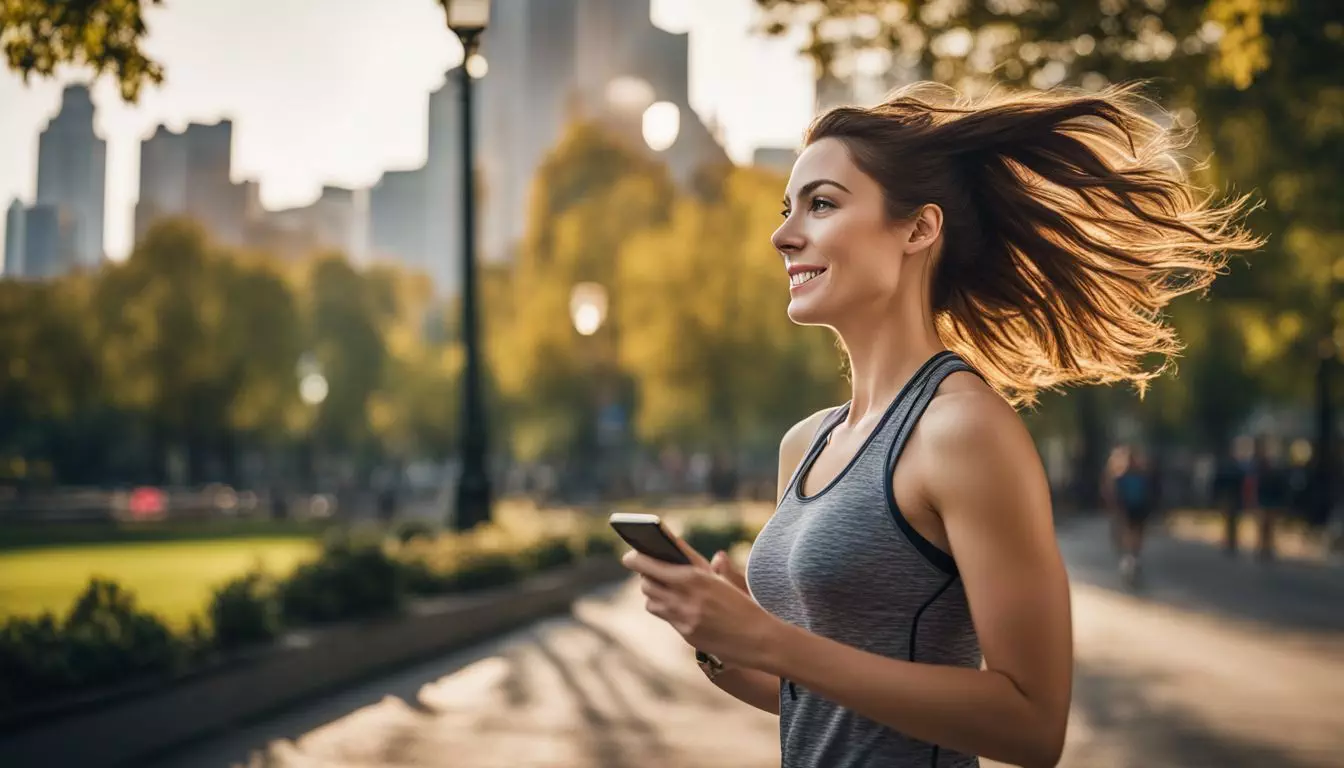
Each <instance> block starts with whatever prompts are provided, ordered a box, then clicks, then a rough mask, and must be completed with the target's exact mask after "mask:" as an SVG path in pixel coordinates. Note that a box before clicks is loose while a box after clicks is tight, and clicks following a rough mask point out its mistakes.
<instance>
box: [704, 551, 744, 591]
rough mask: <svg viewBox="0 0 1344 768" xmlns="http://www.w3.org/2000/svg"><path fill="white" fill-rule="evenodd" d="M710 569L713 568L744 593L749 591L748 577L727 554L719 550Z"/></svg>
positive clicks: (711, 562)
mask: <svg viewBox="0 0 1344 768" xmlns="http://www.w3.org/2000/svg"><path fill="white" fill-rule="evenodd" d="M710 568H712V569H713V570H714V572H715V573H717V574H718V575H720V576H722V577H723V578H725V579H727V580H728V583H730V584H732V585H733V586H735V587H737V588H738V589H740V590H742V591H743V592H746V591H748V590H747V579H746V577H745V576H743V575H742V572H741V571H739V570H738V569H737V565H736V564H735V563H733V559H732V558H731V557H729V556H728V553H727V552H724V551H723V550H719V551H718V552H717V553H715V555H714V559H713V560H712V561H710Z"/></svg>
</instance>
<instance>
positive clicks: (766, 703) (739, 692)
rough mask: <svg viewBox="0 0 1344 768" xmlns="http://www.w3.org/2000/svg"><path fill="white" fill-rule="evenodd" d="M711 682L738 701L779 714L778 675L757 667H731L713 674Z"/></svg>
mask: <svg viewBox="0 0 1344 768" xmlns="http://www.w3.org/2000/svg"><path fill="white" fill-rule="evenodd" d="M713 683H714V684H715V685H717V686H718V687H719V689H720V690H722V691H724V692H725V693H728V694H730V695H732V696H734V697H736V698H737V699H738V700H739V701H742V702H745V703H747V704H750V705H751V706H753V707H755V708H757V709H759V710H763V711H765V712H769V713H770V714H772V715H778V714H779V677H778V676H777V675H772V674H769V673H768V672H762V671H760V670H759V669H749V668H747V667H733V668H729V669H725V670H724V671H723V672H720V673H719V674H718V675H717V676H715V678H714V680H713Z"/></svg>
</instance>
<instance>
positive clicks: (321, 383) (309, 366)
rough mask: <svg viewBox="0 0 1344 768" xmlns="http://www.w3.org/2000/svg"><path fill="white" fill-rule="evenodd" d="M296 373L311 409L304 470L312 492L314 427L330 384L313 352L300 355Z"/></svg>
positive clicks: (315, 450) (314, 460) (313, 479)
mask: <svg viewBox="0 0 1344 768" xmlns="http://www.w3.org/2000/svg"><path fill="white" fill-rule="evenodd" d="M294 373H295V375H296V376H297V377H298V379H299V400H301V401H302V402H303V404H304V405H306V406H308V410H309V413H308V429H307V431H306V433H305V434H304V458H305V461H304V465H305V466H304V470H305V474H306V475H307V481H308V488H307V490H308V491H310V492H311V491H313V490H315V488H314V485H315V480H316V467H315V463H316V453H317V446H316V444H315V440H314V435H313V429H314V424H315V422H316V420H317V416H318V409H319V407H320V406H321V405H322V403H323V402H324V401H325V400H326V399H327V394H328V392H329V391H330V385H329V384H328V383H327V377H326V376H325V375H324V374H323V373H322V364H321V363H320V362H318V360H317V356H316V355H314V354H313V353H312V352H305V353H303V355H302V356H300V357H299V362H298V363H297V364H296V365H295V366H294Z"/></svg>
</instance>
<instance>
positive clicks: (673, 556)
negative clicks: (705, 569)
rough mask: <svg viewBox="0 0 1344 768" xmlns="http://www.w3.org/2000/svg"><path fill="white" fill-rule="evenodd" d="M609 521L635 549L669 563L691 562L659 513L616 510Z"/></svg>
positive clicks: (684, 563) (683, 563)
mask: <svg viewBox="0 0 1344 768" xmlns="http://www.w3.org/2000/svg"><path fill="white" fill-rule="evenodd" d="M608 522H610V523H611V527H612V528H614V529H615V530H616V533H617V534H618V535H619V536H620V537H621V538H622V539H624V540H625V543H626V544H629V545H630V546H631V547H634V549H635V551H637V552H642V553H643V554H646V555H648V556H649V557H652V558H655V559H657V560H662V561H664V562H668V563H676V564H677V565H690V564H691V559H690V558H689V557H687V556H686V553H685V552H682V551H681V547H678V546H677V542H676V541H675V540H674V539H673V538H672V534H670V533H668V532H667V529H666V528H664V527H663V521H662V520H661V519H660V518H659V517H658V516H657V515H648V514H642V513H637V512H614V513H612V515H611V518H610V519H609V521H608Z"/></svg>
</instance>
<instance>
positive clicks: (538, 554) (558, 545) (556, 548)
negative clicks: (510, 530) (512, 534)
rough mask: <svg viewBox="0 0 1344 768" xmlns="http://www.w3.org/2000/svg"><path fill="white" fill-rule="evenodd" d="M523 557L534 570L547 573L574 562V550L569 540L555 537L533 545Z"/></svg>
mask: <svg viewBox="0 0 1344 768" xmlns="http://www.w3.org/2000/svg"><path fill="white" fill-rule="evenodd" d="M522 557H523V562H525V563H526V564H527V565H528V566H529V567H530V568H532V569H533V570H537V571H546V570H550V569H551V568H558V567H560V566H562V565H569V564H570V563H572V562H574V550H573V548H571V547H570V546H569V541H568V540H567V539H563V538H560V537H553V538H548V539H543V540H542V541H540V542H538V543H536V544H533V545H532V546H531V547H529V548H528V549H526V550H525V551H524V552H523V555H522Z"/></svg>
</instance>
